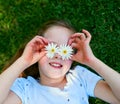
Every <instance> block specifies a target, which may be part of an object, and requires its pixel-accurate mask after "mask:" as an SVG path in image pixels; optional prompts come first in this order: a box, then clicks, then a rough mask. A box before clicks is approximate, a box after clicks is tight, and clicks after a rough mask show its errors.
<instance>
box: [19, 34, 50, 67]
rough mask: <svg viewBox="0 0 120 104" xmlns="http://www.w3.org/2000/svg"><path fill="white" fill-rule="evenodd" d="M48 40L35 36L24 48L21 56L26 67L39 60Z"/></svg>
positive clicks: (43, 53)
mask: <svg viewBox="0 0 120 104" xmlns="http://www.w3.org/2000/svg"><path fill="white" fill-rule="evenodd" d="M47 44H48V40H47V39H45V38H44V37H41V36H35V37H34V38H33V39H32V40H31V41H30V42H29V43H28V44H27V45H26V47H25V49H24V52H23V54H22V56H21V58H23V61H24V62H25V63H26V65H27V66H30V65H32V64H34V63H36V62H37V61H38V60H40V59H41V58H42V57H43V56H44V55H45V54H46V52H45V50H44V48H45V45H47Z"/></svg>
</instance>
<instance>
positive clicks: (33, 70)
mask: <svg viewBox="0 0 120 104" xmlns="http://www.w3.org/2000/svg"><path fill="white" fill-rule="evenodd" d="M52 26H61V27H65V28H68V29H69V30H71V31H72V32H73V33H74V32H75V29H74V28H73V27H72V26H71V24H70V23H68V22H65V21H63V20H51V21H48V22H46V23H45V24H43V26H42V27H41V29H40V31H39V32H38V35H40V36H41V35H42V36H43V34H44V33H45V31H46V30H48V29H49V28H50V27H52ZM24 48H25V45H24V46H22V47H21V48H20V49H19V50H18V52H17V53H16V55H15V56H14V57H13V58H12V60H11V61H10V62H9V64H7V65H6V66H5V67H4V68H3V71H4V70H6V69H7V68H8V67H9V66H10V65H11V64H13V63H14V61H15V60H17V59H18V58H19V57H20V56H21V55H22V53H23V51H24ZM27 76H32V77H34V78H35V79H37V78H39V77H40V75H39V69H38V63H35V64H33V65H31V66H30V67H28V68H27V69H26V70H24V71H23V73H21V74H20V76H19V77H27Z"/></svg>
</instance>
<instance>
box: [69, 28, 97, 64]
mask: <svg viewBox="0 0 120 104" xmlns="http://www.w3.org/2000/svg"><path fill="white" fill-rule="evenodd" d="M82 32H83V33H75V34H73V35H72V36H71V37H70V39H69V41H68V44H69V45H71V46H72V47H73V49H77V52H76V53H75V54H74V55H73V56H72V57H71V59H72V60H74V61H77V62H79V63H81V64H85V65H87V64H89V62H90V60H91V59H93V58H94V57H95V56H94V55H93V52H92V50H91V48H90V46H89V43H90V40H91V34H90V33H89V32H88V31H86V30H82Z"/></svg>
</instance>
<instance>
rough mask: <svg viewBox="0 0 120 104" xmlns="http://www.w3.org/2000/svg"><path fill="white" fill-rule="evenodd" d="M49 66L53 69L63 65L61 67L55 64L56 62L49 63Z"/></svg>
mask: <svg viewBox="0 0 120 104" xmlns="http://www.w3.org/2000/svg"><path fill="white" fill-rule="evenodd" d="M49 65H50V66H52V67H54V68H62V66H63V65H61V64H60V63H57V62H50V63H49Z"/></svg>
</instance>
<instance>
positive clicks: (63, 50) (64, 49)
mask: <svg viewBox="0 0 120 104" xmlns="http://www.w3.org/2000/svg"><path fill="white" fill-rule="evenodd" d="M58 53H59V55H61V57H62V59H63V60H65V59H70V58H71V56H72V53H73V49H72V47H71V46H69V45H65V44H63V45H60V47H59V52H58Z"/></svg>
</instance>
